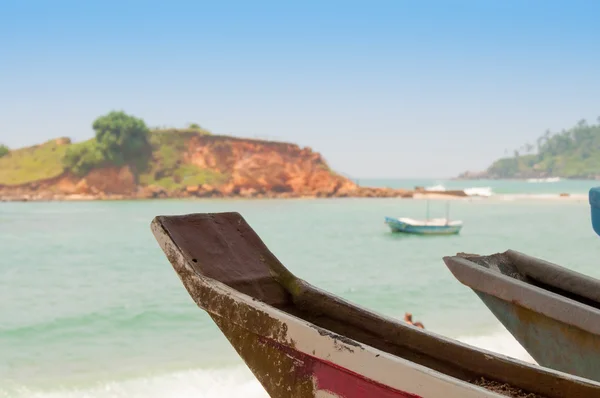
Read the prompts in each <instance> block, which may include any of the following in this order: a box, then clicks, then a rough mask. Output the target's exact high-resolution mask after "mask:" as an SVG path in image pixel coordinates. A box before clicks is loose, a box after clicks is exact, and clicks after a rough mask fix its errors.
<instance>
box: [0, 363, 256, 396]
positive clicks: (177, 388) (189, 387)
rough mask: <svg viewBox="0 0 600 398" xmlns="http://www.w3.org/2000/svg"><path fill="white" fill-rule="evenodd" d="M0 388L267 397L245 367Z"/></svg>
mask: <svg viewBox="0 0 600 398" xmlns="http://www.w3.org/2000/svg"><path fill="white" fill-rule="evenodd" d="M2 390H3V388H2V387H0V397H2V398H4V397H7V398H8V397H15V398H17V397H18V398H21V397H23V398H24V397H28V398H109V397H110V398H121V397H127V398H138V397H139V398H142V397H143V398H171V397H173V398H187V397H190V398H192V397H193V398H238V397H239V398H268V394H267V393H266V391H265V390H264V388H263V387H262V386H261V385H260V383H259V382H258V381H257V380H256V379H255V378H254V376H253V375H252V373H251V372H250V370H248V368H246V367H236V368H229V369H219V370H208V369H202V370H200V369H199V370H190V371H183V372H176V373H170V374H165V375H157V376H152V377H146V378H137V379H130V380H124V381H113V382H107V383H102V384H98V385H96V386H93V387H89V388H64V389H58V390H54V391H35V390H32V389H28V388H18V389H13V390H11V391H2Z"/></svg>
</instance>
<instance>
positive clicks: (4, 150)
mask: <svg viewBox="0 0 600 398" xmlns="http://www.w3.org/2000/svg"><path fill="white" fill-rule="evenodd" d="M9 152H10V149H8V147H7V146H6V145H3V144H0V158H1V157H2V156H5V155H8V154H9Z"/></svg>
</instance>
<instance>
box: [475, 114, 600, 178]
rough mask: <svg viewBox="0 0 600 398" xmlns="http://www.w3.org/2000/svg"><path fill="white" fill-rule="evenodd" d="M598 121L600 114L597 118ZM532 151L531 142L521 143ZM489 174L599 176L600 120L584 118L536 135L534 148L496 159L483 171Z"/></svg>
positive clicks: (513, 176)
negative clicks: (567, 127) (563, 127)
mask: <svg viewBox="0 0 600 398" xmlns="http://www.w3.org/2000/svg"><path fill="white" fill-rule="evenodd" d="M598 123H600V118H599V120H598ZM524 149H525V151H526V152H531V151H532V149H533V145H530V144H527V145H525V147H524ZM484 176H485V177H490V178H535V177H550V176H552V177H563V178H583V179H586V178H595V177H596V176H600V124H588V123H587V122H586V121H585V120H582V121H580V122H579V123H577V125H576V126H574V127H572V128H570V129H568V130H563V131H561V132H560V133H554V134H552V133H551V132H550V131H546V133H545V134H544V135H543V136H541V137H539V138H538V139H537V151H536V153H534V154H526V155H522V154H520V153H519V151H515V153H514V156H512V157H508V158H503V159H499V160H497V161H495V162H494V163H493V164H492V165H491V166H490V167H489V168H488V169H487V171H486V172H485V173H484Z"/></svg>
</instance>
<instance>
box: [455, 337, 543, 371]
mask: <svg viewBox="0 0 600 398" xmlns="http://www.w3.org/2000/svg"><path fill="white" fill-rule="evenodd" d="M457 340H458V341H461V342H463V343H465V344H469V345H471V346H474V347H478V348H482V349H484V350H488V351H492V352H495V353H498V354H502V355H505V356H507V357H511V358H515V359H519V360H521V361H525V362H529V363H532V364H535V363H536V362H535V360H534V359H533V358H532V357H531V356H530V355H529V354H528V353H527V351H525V349H524V348H523V347H521V345H520V344H519V342H518V341H517V340H515V338H514V337H513V336H512V335H511V334H510V333H509V332H508V331H506V330H502V331H497V332H495V333H492V334H489V335H483V336H463V337H458V338H457Z"/></svg>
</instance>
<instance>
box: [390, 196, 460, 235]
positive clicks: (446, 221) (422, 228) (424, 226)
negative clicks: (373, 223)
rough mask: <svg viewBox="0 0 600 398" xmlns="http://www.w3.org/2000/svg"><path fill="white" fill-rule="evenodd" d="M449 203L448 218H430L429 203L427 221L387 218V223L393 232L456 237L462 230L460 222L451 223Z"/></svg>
mask: <svg viewBox="0 0 600 398" xmlns="http://www.w3.org/2000/svg"><path fill="white" fill-rule="evenodd" d="M449 209H450V207H449V203H446V218H429V202H427V219H426V220H415V219H412V218H408V217H398V218H395V217H386V218H385V223H386V224H387V225H388V226H389V227H390V229H391V230H392V232H403V233H407V234H414V235H455V234H458V233H459V232H460V230H461V229H462V226H463V223H462V221H460V220H455V221H450V218H449V217H448V214H449Z"/></svg>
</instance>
